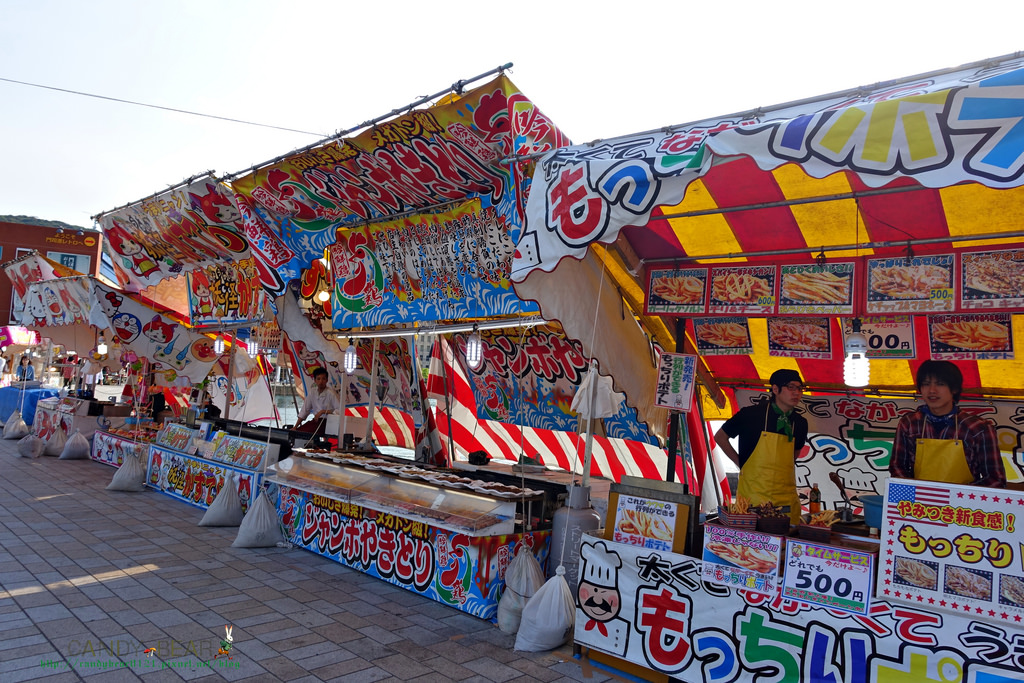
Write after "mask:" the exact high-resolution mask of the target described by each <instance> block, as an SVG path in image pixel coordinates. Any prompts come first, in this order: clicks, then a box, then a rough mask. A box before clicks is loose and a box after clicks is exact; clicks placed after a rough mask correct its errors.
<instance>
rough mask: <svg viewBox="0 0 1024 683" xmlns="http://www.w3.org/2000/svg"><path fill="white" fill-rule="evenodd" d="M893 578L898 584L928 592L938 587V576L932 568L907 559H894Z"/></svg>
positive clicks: (918, 561)
mask: <svg viewBox="0 0 1024 683" xmlns="http://www.w3.org/2000/svg"><path fill="white" fill-rule="evenodd" d="M895 578H896V581H897V582H898V583H903V584H907V585H910V586H917V587H918V588H928V589H930V590H935V589H936V587H938V585H939V575H938V573H937V572H936V571H935V569H934V568H933V567H931V566H929V565H928V564H926V563H924V562H921V561H920V560H912V559H910V558H909V557H897V558H896V577H895Z"/></svg>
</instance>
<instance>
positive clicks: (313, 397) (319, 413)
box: [296, 368, 341, 434]
mask: <svg viewBox="0 0 1024 683" xmlns="http://www.w3.org/2000/svg"><path fill="white" fill-rule="evenodd" d="M313 384H314V386H313V388H312V389H311V390H310V391H309V393H308V394H306V402H305V403H303V404H302V410H301V411H299V415H298V420H299V422H300V423H304V424H300V425H299V426H298V427H296V430H298V431H300V432H310V433H312V434H323V427H324V418H326V417H327V416H328V415H330V414H332V413H337V412H338V406H339V405H340V403H341V400H340V399H339V398H338V392H336V391H335V390H334V389H331V388H330V387H328V386H327V370H325V369H324V368H316V369H315V370H313ZM310 414H312V419H310V420H309V422H305V420H306V418H307V417H309V416H310Z"/></svg>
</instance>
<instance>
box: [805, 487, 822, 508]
mask: <svg viewBox="0 0 1024 683" xmlns="http://www.w3.org/2000/svg"><path fill="white" fill-rule="evenodd" d="M807 498H808V501H809V503H808V506H807V507H808V508H809V509H810V511H811V513H812V514H813V513H815V512H821V490H820V489H819V488H818V485H817V484H812V485H811V492H810V494H808V496H807Z"/></svg>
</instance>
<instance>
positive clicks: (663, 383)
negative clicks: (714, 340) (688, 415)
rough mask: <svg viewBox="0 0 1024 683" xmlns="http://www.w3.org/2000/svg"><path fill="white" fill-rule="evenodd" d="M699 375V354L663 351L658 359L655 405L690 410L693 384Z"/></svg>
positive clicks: (683, 410)
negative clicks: (691, 354)
mask: <svg viewBox="0 0 1024 683" xmlns="http://www.w3.org/2000/svg"><path fill="white" fill-rule="evenodd" d="M696 377H697V356H688V355H685V354H682V353H663V354H661V358H660V359H659V360H658V388H657V390H656V393H655V395H654V405H656V406H659V407H661V408H668V409H670V410H679V411H682V412H684V413H685V412H689V410H690V403H691V402H692V401H693V384H694V380H695V379H696Z"/></svg>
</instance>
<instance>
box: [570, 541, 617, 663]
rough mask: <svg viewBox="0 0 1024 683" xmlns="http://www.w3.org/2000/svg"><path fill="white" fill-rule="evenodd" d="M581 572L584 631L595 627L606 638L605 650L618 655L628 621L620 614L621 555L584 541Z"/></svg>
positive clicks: (598, 544)
mask: <svg viewBox="0 0 1024 683" xmlns="http://www.w3.org/2000/svg"><path fill="white" fill-rule="evenodd" d="M580 555H581V557H582V558H583V576H582V578H581V579H580V588H579V605H580V609H581V610H582V611H583V613H584V614H585V615H587V622H586V623H585V624H584V625H583V629H584V630H585V631H592V630H595V629H596V630H597V631H599V632H600V633H601V635H602V636H605V637H607V638H608V650H609V652H610V653H612V654H615V655H618V656H620V657H622V656H625V654H626V645H627V644H628V642H629V622H628V621H626V620H625V619H620V618H619V610H620V609H621V607H622V600H621V598H620V597H619V568H620V567H622V558H620V557H619V556H618V554H616V553H613V552H610V551H609V550H608V546H606V545H605V544H604V543H602V542H600V541H598V542H597V543H595V544H594V545H587V544H584V545H583V548H582V550H581V553H580Z"/></svg>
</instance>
